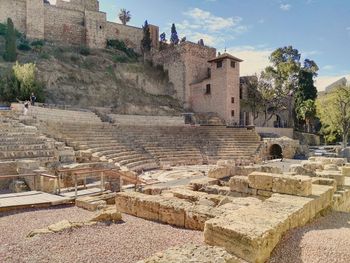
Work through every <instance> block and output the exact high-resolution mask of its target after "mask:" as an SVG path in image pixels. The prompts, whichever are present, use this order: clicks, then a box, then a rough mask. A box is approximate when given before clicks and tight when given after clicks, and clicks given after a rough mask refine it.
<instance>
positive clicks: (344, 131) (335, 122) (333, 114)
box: [316, 86, 350, 146]
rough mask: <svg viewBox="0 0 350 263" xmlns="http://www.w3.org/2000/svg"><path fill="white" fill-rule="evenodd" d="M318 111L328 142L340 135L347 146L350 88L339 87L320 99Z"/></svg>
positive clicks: (349, 119)
mask: <svg viewBox="0 0 350 263" xmlns="http://www.w3.org/2000/svg"><path fill="white" fill-rule="evenodd" d="M316 109H317V116H318V117H319V119H320V121H321V123H322V133H323V134H324V135H325V138H326V140H329V139H330V138H335V137H336V135H339V136H341V137H342V140H343V145H344V146H346V145H347V142H348V137H349V130H350V87H349V86H339V87H337V88H335V89H334V90H333V91H332V92H330V93H329V94H326V95H324V96H322V97H320V98H318V99H317V103H316Z"/></svg>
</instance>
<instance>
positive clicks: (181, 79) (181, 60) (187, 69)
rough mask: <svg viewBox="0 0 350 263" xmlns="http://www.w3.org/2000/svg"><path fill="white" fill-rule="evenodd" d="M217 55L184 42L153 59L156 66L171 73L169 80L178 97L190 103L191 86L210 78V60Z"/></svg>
mask: <svg viewBox="0 0 350 263" xmlns="http://www.w3.org/2000/svg"><path fill="white" fill-rule="evenodd" d="M215 55H216V49H214V48H209V47H203V46H199V45H197V44H194V43H191V42H184V43H181V44H180V45H177V46H169V47H168V48H166V49H165V50H162V51H160V52H157V53H155V54H153V57H152V59H153V62H154V64H158V65H163V66H164V69H165V70H167V71H168V72H169V80H170V82H172V83H173V84H174V88H175V90H176V93H177V94H176V97H177V98H178V99H180V100H182V101H183V102H184V103H189V101H190V84H192V83H196V82H200V81H202V80H203V79H205V78H207V77H208V68H209V66H210V64H209V63H208V60H209V59H211V58H214V57H215ZM185 106H186V105H185Z"/></svg>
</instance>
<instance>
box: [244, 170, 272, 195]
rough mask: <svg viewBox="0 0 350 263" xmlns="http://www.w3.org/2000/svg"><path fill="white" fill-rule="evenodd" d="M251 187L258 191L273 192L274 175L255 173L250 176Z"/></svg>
mask: <svg viewBox="0 0 350 263" xmlns="http://www.w3.org/2000/svg"><path fill="white" fill-rule="evenodd" d="M248 181H249V187H250V188H255V189H258V190H265V191H272V183H273V175H272V174H268V173H262V172H253V173H251V174H249V175H248Z"/></svg>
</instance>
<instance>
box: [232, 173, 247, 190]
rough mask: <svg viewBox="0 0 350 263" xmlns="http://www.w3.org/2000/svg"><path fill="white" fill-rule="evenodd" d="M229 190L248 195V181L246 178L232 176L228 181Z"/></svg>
mask: <svg viewBox="0 0 350 263" xmlns="http://www.w3.org/2000/svg"><path fill="white" fill-rule="evenodd" d="M229 185H230V190H231V191H234V192H239V193H248V188H249V181H248V177H247V176H234V177H231V179H230V181H229Z"/></svg>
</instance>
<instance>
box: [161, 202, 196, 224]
mask: <svg viewBox="0 0 350 263" xmlns="http://www.w3.org/2000/svg"><path fill="white" fill-rule="evenodd" d="M191 206H192V205H191V203H189V202H186V201H184V200H180V199H175V198H166V199H165V198H164V199H160V200H159V221H160V222H162V223H166V224H169V225H174V226H178V227H185V211H186V210H187V209H189V208H190V207H191Z"/></svg>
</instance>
